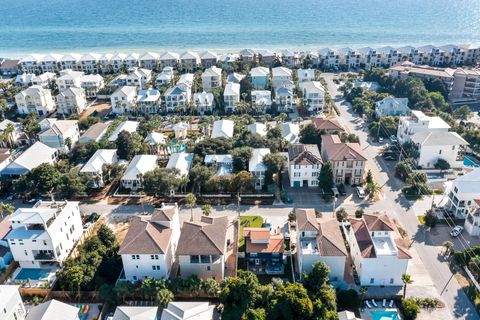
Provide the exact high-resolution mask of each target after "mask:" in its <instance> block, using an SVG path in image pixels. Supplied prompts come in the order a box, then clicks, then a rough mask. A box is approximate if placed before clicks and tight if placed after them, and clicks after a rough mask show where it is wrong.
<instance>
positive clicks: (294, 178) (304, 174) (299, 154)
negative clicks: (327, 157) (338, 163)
mask: <svg viewBox="0 0 480 320" xmlns="http://www.w3.org/2000/svg"><path fill="white" fill-rule="evenodd" d="M287 156H288V176H289V178H290V186H291V187H296V188H299V187H317V186H318V177H319V175H320V170H321V169H322V164H323V160H322V156H321V155H320V151H319V150H318V146H317V145H316V144H300V143H294V144H290V145H289V146H288V153H287Z"/></svg>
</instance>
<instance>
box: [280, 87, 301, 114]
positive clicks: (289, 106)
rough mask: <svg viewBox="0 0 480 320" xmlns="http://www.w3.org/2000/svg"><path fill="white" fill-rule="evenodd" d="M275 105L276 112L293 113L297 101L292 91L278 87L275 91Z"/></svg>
mask: <svg viewBox="0 0 480 320" xmlns="http://www.w3.org/2000/svg"><path fill="white" fill-rule="evenodd" d="M275 105H276V107H277V111H281V112H293V110H294V109H295V106H296V105H297V99H296V96H295V94H294V93H293V90H292V89H291V88H287V87H280V88H276V89H275Z"/></svg>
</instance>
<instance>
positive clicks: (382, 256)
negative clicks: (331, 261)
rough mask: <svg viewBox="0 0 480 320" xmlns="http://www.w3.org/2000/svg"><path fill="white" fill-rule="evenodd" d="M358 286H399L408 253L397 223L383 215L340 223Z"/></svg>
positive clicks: (408, 259)
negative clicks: (348, 246)
mask: <svg viewBox="0 0 480 320" xmlns="http://www.w3.org/2000/svg"><path fill="white" fill-rule="evenodd" d="M342 227H343V232H344V234H345V236H346V238H347V241H348V243H349V245H350V254H351V257H352V260H353V263H354V264H355V267H356V271H357V274H358V277H359V278H360V284H361V285H362V286H402V285H403V282H402V275H404V274H406V273H407V268H408V263H409V261H410V259H412V256H411V255H410V253H409V251H408V249H407V248H406V247H405V245H404V243H403V239H402V237H401V236H400V233H399V231H398V228H397V226H396V225H395V223H394V222H393V221H392V220H391V219H390V217H389V216H388V215H386V214H381V213H376V214H364V215H363V217H362V218H360V219H357V218H350V219H348V222H345V223H343V226H342Z"/></svg>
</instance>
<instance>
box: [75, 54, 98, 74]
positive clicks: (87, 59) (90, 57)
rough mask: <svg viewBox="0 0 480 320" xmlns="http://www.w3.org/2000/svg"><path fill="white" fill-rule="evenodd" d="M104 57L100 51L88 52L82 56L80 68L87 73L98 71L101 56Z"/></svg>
mask: <svg viewBox="0 0 480 320" xmlns="http://www.w3.org/2000/svg"><path fill="white" fill-rule="evenodd" d="M101 57H102V55H101V54H99V53H91V52H90V53H86V54H84V55H82V57H81V58H80V68H81V70H82V71H83V72H85V73H98V72H99V71H100V70H99V68H98V66H99V62H100V58H101Z"/></svg>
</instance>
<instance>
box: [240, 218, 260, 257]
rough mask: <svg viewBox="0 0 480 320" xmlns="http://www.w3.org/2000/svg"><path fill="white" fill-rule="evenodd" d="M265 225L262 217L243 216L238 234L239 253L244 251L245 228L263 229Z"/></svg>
mask: <svg viewBox="0 0 480 320" xmlns="http://www.w3.org/2000/svg"><path fill="white" fill-rule="evenodd" d="M262 225H263V218H262V217H260V216H241V217H240V230H239V233H238V247H239V248H238V251H244V247H243V246H244V245H245V244H244V239H243V228H248V227H250V228H261V227H262Z"/></svg>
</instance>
